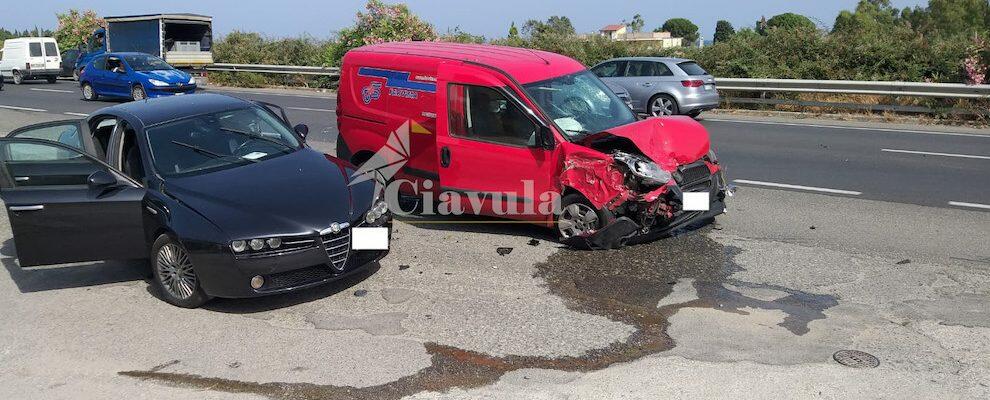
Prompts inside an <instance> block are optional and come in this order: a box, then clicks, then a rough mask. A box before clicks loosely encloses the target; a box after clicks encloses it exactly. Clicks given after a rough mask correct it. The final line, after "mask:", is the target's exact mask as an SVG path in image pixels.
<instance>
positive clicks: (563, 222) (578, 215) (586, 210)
mask: <svg viewBox="0 0 990 400" xmlns="http://www.w3.org/2000/svg"><path fill="white" fill-rule="evenodd" d="M600 227H601V222H600V219H599V218H598V213H597V212H595V210H593V209H592V208H591V207H590V206H588V205H587V204H583V203H574V204H571V205H568V206H566V207H564V209H563V210H561V212H560V216H558V217H557V231H558V232H559V233H560V237H561V238H564V239H569V238H572V237H575V236H581V235H584V234H587V233H591V232H594V231H596V230H598V228H600Z"/></svg>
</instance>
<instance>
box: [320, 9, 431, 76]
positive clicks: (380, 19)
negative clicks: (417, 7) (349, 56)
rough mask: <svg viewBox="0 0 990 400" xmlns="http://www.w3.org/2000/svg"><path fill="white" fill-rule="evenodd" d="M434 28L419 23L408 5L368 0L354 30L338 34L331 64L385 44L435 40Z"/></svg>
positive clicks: (330, 57)
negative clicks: (353, 52)
mask: <svg viewBox="0 0 990 400" xmlns="http://www.w3.org/2000/svg"><path fill="white" fill-rule="evenodd" d="M436 38H437V33H436V31H435V30H434V29H433V25H430V24H429V23H427V22H425V21H423V20H421V19H419V17H418V16H416V15H415V14H413V13H412V12H411V11H409V7H407V6H406V5H405V4H385V3H384V2H382V1H381V0H368V3H367V4H366V5H365V12H358V13H357V20H356V23H355V24H354V26H352V27H349V28H345V29H343V30H341V31H340V32H339V33H338V42H337V45H336V46H334V48H333V49H332V50H331V51H330V54H329V60H328V61H329V62H330V63H331V64H333V65H336V64H338V63H339V62H340V60H341V59H342V58H343V57H344V54H345V53H347V52H348V51H349V50H351V49H353V48H356V47H361V46H366V45H371V44H378V43H385V42H402V41H423V40H435V39H436Z"/></svg>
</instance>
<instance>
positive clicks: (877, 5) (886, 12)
mask: <svg viewBox="0 0 990 400" xmlns="http://www.w3.org/2000/svg"><path fill="white" fill-rule="evenodd" d="M899 14H900V13H899V12H898V11H897V9H896V8H894V7H893V6H892V5H891V4H890V0H860V2H859V4H858V5H856V10H855V11H848V10H843V11H842V12H840V13H839V15H838V16H837V17H835V24H834V25H833V26H832V33H854V34H860V35H862V34H864V33H867V32H878V31H883V30H887V29H890V28H891V27H892V26H893V25H894V24H895V23H897V20H898V16H899Z"/></svg>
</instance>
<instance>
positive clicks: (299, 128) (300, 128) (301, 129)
mask: <svg viewBox="0 0 990 400" xmlns="http://www.w3.org/2000/svg"><path fill="white" fill-rule="evenodd" d="M292 129H293V130H295V131H296V133H298V134H299V136H301V137H302V138H303V140H306V136H308V135H309V126H307V125H306V124H299V125H296V126H295V127H294V128H292Z"/></svg>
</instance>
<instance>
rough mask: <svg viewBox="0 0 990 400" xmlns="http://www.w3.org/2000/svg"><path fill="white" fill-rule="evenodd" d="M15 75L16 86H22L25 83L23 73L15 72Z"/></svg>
mask: <svg viewBox="0 0 990 400" xmlns="http://www.w3.org/2000/svg"><path fill="white" fill-rule="evenodd" d="M13 74H14V84H15V85H20V84H22V83H24V76H23V75H21V71H14V72H13Z"/></svg>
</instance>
